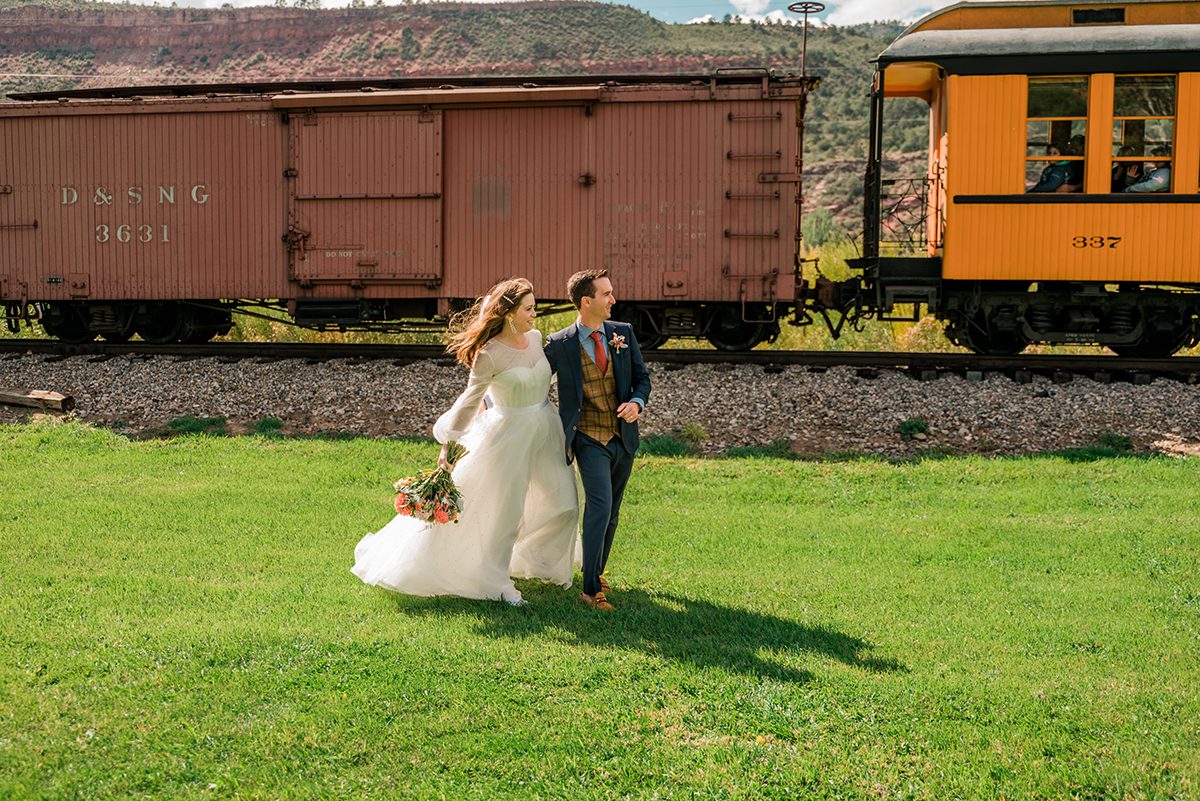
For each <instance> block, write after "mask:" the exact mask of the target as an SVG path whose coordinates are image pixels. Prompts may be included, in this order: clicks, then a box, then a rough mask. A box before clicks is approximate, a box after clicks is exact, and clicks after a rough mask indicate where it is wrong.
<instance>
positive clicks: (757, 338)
mask: <svg viewBox="0 0 1200 801" xmlns="http://www.w3.org/2000/svg"><path fill="white" fill-rule="evenodd" d="M469 303H470V301H468V300H459V301H456V302H451V304H450V308H451V310H455V309H462V308H466V307H467V306H468V305H469ZM437 308H438V306H437V303H436V301H427V300H362V299H357V298H346V299H329V300H324V299H323V300H304V301H291V302H284V301H230V300H192V301H61V302H43V303H31V304H26V305H24V306H22V305H20V304H11V303H10V304H7V305H6V306H5V308H4V311H5V317H6V321H7V324H8V328H9V330H10V331H12V332H14V333H15V332H16V331H18V330H19V329H20V326H21V325H22V324H25V325H27V326H31V325H33V324H35V323H40V324H41V326H42V328H43V329H44V330H45V332H46V334H47V335H49V336H51V337H54V338H56V339H60V340H62V341H64V342H67V343H71V344H79V343H84V342H91V341H93V340H95V339H96V338H97V337H99V338H101V339H103V340H105V341H108V342H126V341H128V340H130V339H131V338H133V337H134V336H135V335H136V336H139V337H140V338H141V339H142V340H143V341H146V342H150V343H154V344H166V343H171V342H181V343H191V344H196V343H202V342H207V341H209V340H211V339H212V338H213V337H216V336H222V335H224V334H227V333H229V331H230V330H231V329H232V328H233V314H235V313H238V314H248V315H251V316H261V317H266V318H268V319H271V320H276V321H280V322H285V323H292V324H294V325H296V326H298V327H301V328H308V329H313V330H317V331H374V332H378V333H411V332H422V333H429V332H439V331H442V330H444V329H445V326H446V319H445V318H444V317H439V316H437ZM565 311H570V308H569V307H568V306H566V305H564V304H561V303H560V304H550V305H546V306H545V307H544V308H543V309H542V310H541V313H542V314H547V313H556V312H565ZM790 311H791V307H790V306H788V305H786V304H783V303H779V304H774V305H768V304H734V303H707V304H690V305H688V304H664V303H623V304H620V305H618V306H617V307H616V308H615V309H614V313H613V318H614V319H617V320H623V321H625V322H629V323H630V324H632V325H633V327H634V330H635V332H636V334H637V337H638V342H639V343H640V344H641V346H642V347H643V348H645V349H653V348H657V347H661V346H662V345H664V344H665V343H666V342H667V341H668V340H670V339H672V338H683V339H703V340H707V341H708V342H709V343H711V344H712V345H713V347H715V348H717V349H718V350H724V351H733V352H736V351H743V350H750V349H752V348H753V347H754V346H755V345H758V344H759V343H761V342H774V341H775V339H776V338H777V337H778V336H779V332H780V320H781V318H783V317H785V316H786V315H787V314H788V313H789V312H790Z"/></svg>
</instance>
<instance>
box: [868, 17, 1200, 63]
mask: <svg viewBox="0 0 1200 801" xmlns="http://www.w3.org/2000/svg"><path fill="white" fill-rule="evenodd" d="M1097 56H1102V57H1103V59H1102V60H1101V59H1097ZM875 61H876V63H877V64H878V65H879V66H880V67H881V68H882V67H886V66H887V65H888V64H892V63H896V62H903V61H924V62H933V63H935V64H938V65H939V66H941V67H943V68H945V69H946V71H947V72H953V73H959V74H1001V73H1016V74H1024V73H1046V72H1061V71H1064V70H1066V71H1081V72H1096V71H1103V72H1124V71H1131V70H1164V71H1176V70H1182V69H1196V68H1198V67H1200V25H1195V24H1191V25H1112V26H1097V27H1086V28H1085V27H1072V28H984V29H971V30H927V31H914V32H913V33H908V34H904V35H901V36H900V38H898V39H896V41H894V42H893V43H892V44H891V46H889V47H888V48H887V49H886V50H884V51H883V52H882V53H880V54H879V56H878V58H876V59H875Z"/></svg>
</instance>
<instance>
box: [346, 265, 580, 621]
mask: <svg viewBox="0 0 1200 801" xmlns="http://www.w3.org/2000/svg"><path fill="white" fill-rule="evenodd" d="M536 317H537V312H536V311H535V310H534V296H533V285H532V284H530V283H529V281H527V280H525V279H524V278H512V279H509V280H507V281H502V282H501V283H499V284H497V285H496V286H495V287H493V288H492V290H491V292H489V293H488V294H487V295H486V296H485V297H484V298H483V299H482V300H480V301H479V302H478V303H477V304H476V305H475V306H474V307H473V308H472V309H470V310H468V311H467V312H465V313H464V314H463V315H462V316H461V317H460V318H459V322H458V325H457V327H458V328H459V330H458V332H457V333H455V334H453V335H452V336H451V338H450V344H449V347H448V348H447V350H448V352H450V353H453V354H454V356H455V358H457V359H458V361H460V362H462V363H463V364H464V365H467V366H469V367H470V368H471V375H470V378H469V379H468V381H467V388H466V390H465V391H464V392H463V393H462V395H460V396H459V398H458V400H457V401H455V403H454V405H453V406H452V407H451V408H450V409H449V410H448V411H447V412H446V413H445V414H443V415H442V416H441V417H440V418H439V419H438V421H437V423H436V424H435V425H434V427H433V434H434V437H436V438H437V441H438V442H441V443H442V452H441V455H439V457H438V463H439V464H440V465H443V466H445V460H446V453H447V445H448V443H451V442H456V441H457V442H461V444H462V445H463V446H464V447H465V448H466V449H467V451H468V453H467V455H466V456H464V457H462V459H460V460H459V462H458V464H457V465H455V467H454V472H453V475H454V482H455V483H456V484H457V485H458V487H459V489H460V490H461V492H462V499H463V500H462V514H461V516H460V517H459V522H458V523H451V524H445V525H443V524H437V523H427V522H425V521H422V520H418V519H416V518H414V517H408V516H405V515H398V516H396V517H395V518H393V519H392V521H391V522H390V523H388V524H387V525H386V526H384V527H383V528H382V529H381V530H380V531H379V532H378V533H376V534H368V535H367V536H365V537H363V539H362V541H361V542H359V543H358V546H357V547H356V548H355V549H354V567H353V568H351V571H352V572H353V573H354V575H356V576H358V577H359V578H360V579H362V580H363V581H365V582H366V583H368V584H375V585H378V586H380V587H385V588H387V589H389V590H395V591H396V592H402V593H407V594H409V595H458V596H462V597H465V598H492V599H497V598H498V599H501V600H504V601H507V602H508V603H510V604H513V605H520V604H523V603H524V601H523V600H522V598H521V593H520V592H519V591H518V590H517V588H516V587H515V586H513V582H512V578H511V577H513V576H516V577H518V578H539V579H544V580H546V581H551V582H554V583H556V584H561V585H562V586H564V587H569V586H570V585H571V580H572V570H573V557H574V554H575V540H576V535H577V532H578V528H577V519H578V509H579V506H578V504H579V502H578V498H577V496H576V493H575V476H574V473H572V471H571V468H570V467H569V466H568V465H567V463H566V460H565V459H564V458H563V447H564V446H563V429H562V423H561V422H560V421H559V417H558V412H557V411H556V410H555V409H554V408H553V407H551V406H550V402H549V400H548V398H547V393H548V392H549V389H550V365H549V363H548V362H547V361H546V357H545V355H544V354H543V352H542V336H541V333H540V332H538V331H537V330H536V329H534V327H533V321H534V320H535V319H536ZM484 393H487V394H488V395H489V396H490V398H491V399H492V401H493V402H494V404H495V405H494V406H492V408H490V409H487V410H486V411H480V402H481V401H482V400H483V396H484Z"/></svg>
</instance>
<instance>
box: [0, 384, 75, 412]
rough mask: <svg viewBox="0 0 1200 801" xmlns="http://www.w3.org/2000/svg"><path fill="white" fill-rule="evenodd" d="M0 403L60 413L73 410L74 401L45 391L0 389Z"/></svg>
mask: <svg viewBox="0 0 1200 801" xmlns="http://www.w3.org/2000/svg"><path fill="white" fill-rule="evenodd" d="M0 403H4V404H7V405H9V406H33V407H36V408H38V409H56V410H58V411H60V412H69V411H71V410H72V409H74V408H75V399H74V398H72V397H71V396H70V395H64V394H62V393H61V392H51V391H49V390H45V389H0Z"/></svg>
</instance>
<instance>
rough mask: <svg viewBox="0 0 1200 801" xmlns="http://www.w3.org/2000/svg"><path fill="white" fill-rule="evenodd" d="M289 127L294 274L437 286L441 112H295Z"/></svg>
mask: <svg viewBox="0 0 1200 801" xmlns="http://www.w3.org/2000/svg"><path fill="white" fill-rule="evenodd" d="M289 128H290V131H289V134H290V138H291V142H290V157H291V164H290V165H289V169H288V176H289V178H290V180H289V187H290V188H289V219H288V227H289V230H288V241H289V246H290V257H289V267H290V271H291V276H290V277H291V279H292V280H293V281H295V282H298V283H299V284H300V285H301V286H311V285H313V284H349V285H351V286H355V287H359V286H363V285H366V284H425V285H428V286H431V287H432V286H437V285H438V284H439V283H440V282H441V277H442V114H441V112H440V111H383V112H353V113H310V114H295V115H293V116H292V117H291V118H290V120H289Z"/></svg>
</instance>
